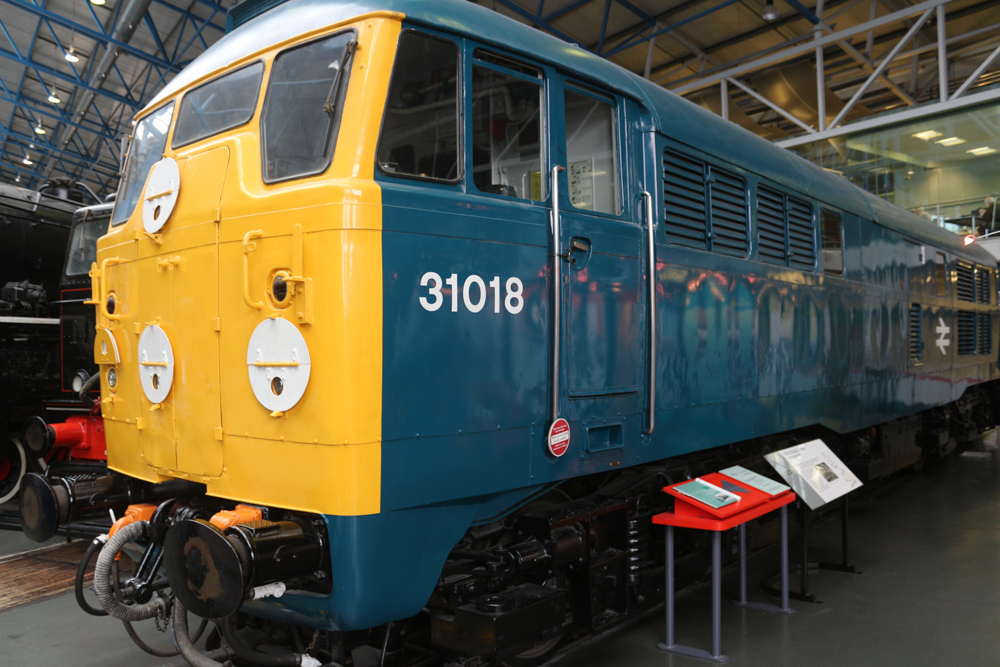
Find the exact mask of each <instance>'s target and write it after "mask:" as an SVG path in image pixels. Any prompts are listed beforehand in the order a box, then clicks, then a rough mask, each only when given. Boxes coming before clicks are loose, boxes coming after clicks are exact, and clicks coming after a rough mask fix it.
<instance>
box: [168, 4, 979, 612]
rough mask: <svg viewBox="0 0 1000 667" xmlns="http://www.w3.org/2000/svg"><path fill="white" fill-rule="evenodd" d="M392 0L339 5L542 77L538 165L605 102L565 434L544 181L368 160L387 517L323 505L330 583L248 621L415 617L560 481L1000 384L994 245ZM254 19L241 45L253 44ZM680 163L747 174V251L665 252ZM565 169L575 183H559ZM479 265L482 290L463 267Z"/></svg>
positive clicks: (717, 125)
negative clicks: (610, 124) (568, 100)
mask: <svg viewBox="0 0 1000 667" xmlns="http://www.w3.org/2000/svg"><path fill="white" fill-rule="evenodd" d="M377 4H378V6H377V7H375V6H368V5H365V6H361V5H360V4H355V5H347V6H345V7H340V8H337V9H336V10H335V11H336V12H338V13H339V12H345V16H346V15H348V13H350V14H361V13H364V12H365V11H372V10H374V9H386V10H395V11H400V12H402V13H404V14H405V15H406V17H407V18H406V24H407V27H408V28H411V29H414V30H417V31H422V32H426V33H432V34H436V35H440V36H442V37H443V38H445V39H449V40H452V41H454V42H455V43H456V44H458V45H459V48H460V50H461V53H462V59H461V62H462V63H463V65H462V68H463V69H462V73H463V77H462V78H463V80H465V79H467V77H468V75H469V71H470V70H469V67H470V65H469V62H470V61H471V60H472V59H473V52H474V49H476V48H481V47H482V48H489V49H492V50H494V51H496V52H497V53H500V54H502V55H504V56H506V57H509V58H511V59H514V60H516V61H518V62H523V63H527V64H528V65H530V66H532V67H535V68H537V69H539V70H540V71H541V72H542V74H543V76H542V78H543V80H544V86H545V91H546V92H545V95H544V99H545V100H546V103H547V104H546V110H547V111H546V113H547V117H546V123H545V128H546V131H545V137H544V141H545V142H546V143H547V146H546V152H545V154H546V155H547V156H548V159H547V165H546V168H543V169H542V170H541V175H540V177H541V178H547V172H546V169H550V168H551V167H552V166H553V165H556V164H565V163H566V160H567V156H566V147H565V134H566V128H565V126H564V122H563V120H562V118H561V111H562V106H561V105H562V102H561V101H560V100H561V97H560V96H561V94H562V92H563V91H564V90H566V89H567V87H568V86H569V85H570V84H568V83H567V82H569V81H575V82H578V83H579V84H581V85H582V86H587V87H590V88H593V89H595V90H596V91H597V92H598V93H599V94H601V95H603V96H605V97H606V98H607V99H609V100H613V106H614V108H615V109H616V111H617V120H616V123H617V125H616V131H617V133H618V134H617V137H618V144H617V146H618V149H619V150H618V155H617V157H616V159H617V168H618V169H619V173H620V174H621V188H622V190H621V193H620V194H621V201H620V203H621V207H620V213H614V214H598V213H589V212H587V213H585V212H581V211H579V210H576V209H574V208H573V206H572V204H571V202H570V200H569V199H564V201H562V202H561V203H560V208H561V209H562V211H563V214H564V215H565V216H566V220H565V222H564V225H565V227H566V231H565V235H566V237H565V238H564V239H563V241H562V244H563V247H564V248H565V247H568V245H569V241H570V240H571V239H574V238H580V239H586V241H587V242H588V247H589V250H588V251H587V252H588V255H587V266H586V267H584V268H582V269H579V270H577V269H576V268H574V267H570V266H569V265H568V264H566V265H565V266H564V268H563V271H562V277H563V283H562V285H561V287H562V292H563V299H564V301H563V303H562V304H561V305H562V308H563V317H562V328H561V331H559V332H556V335H557V336H558V338H559V339H560V341H561V343H562V346H561V352H560V355H561V356H560V361H561V364H560V366H559V368H560V374H561V375H560V378H559V380H560V386H561V387H562V395H561V396H560V397H559V406H560V414H561V415H562V416H564V417H566V418H567V419H568V420H569V422H570V428H571V444H570V448H569V451H568V452H567V453H566V454H565V455H563V456H561V457H554V456H552V455H551V454H550V453H549V452H548V450H547V448H546V442H545V441H546V430H547V428H548V426H549V424H550V423H551V414H550V410H549V405H550V401H551V394H550V392H551V387H552V346H551V340H552V335H553V332H552V331H551V327H552V317H553V303H552V298H553V297H552V295H553V285H552V270H551V255H552V253H553V246H552V240H551V237H550V229H551V224H552V221H551V212H552V201H551V192H546V194H545V197H544V198H541V200H540V201H530V200H527V199H511V198H505V197H502V196H498V195H495V194H490V193H488V192H480V191H479V190H477V188H476V187H475V186H474V184H473V182H472V170H471V168H468V167H470V166H471V164H472V162H471V160H472V158H471V157H469V156H468V155H466V156H465V157H464V158H462V159H464V160H465V161H466V163H467V168H466V169H465V170H464V173H465V176H464V177H462V178H461V179H459V180H458V181H457V182H454V183H442V182H429V181H421V180H415V179H409V178H399V177H396V176H393V175H391V174H386V173H381V172H378V171H377V173H376V179H377V180H378V182H379V185H380V187H381V189H382V205H383V213H382V217H383V223H382V224H383V232H382V249H383V267H384V268H383V272H384V274H383V295H384V297H383V298H384V317H383V321H384V325H383V326H384V330H383V331H382V332H381V335H382V337H383V350H384V360H383V385H382V386H383V438H382V487H381V488H382V502H381V513H379V514H376V515H370V516H358V517H334V516H328V517H326V521H327V525H328V531H329V535H330V541H331V547H330V548H331V566H332V570H333V572H332V574H333V580H334V592H333V593H332V594H331V595H330V596H329V597H321V596H310V595H308V594H305V593H294V592H289V593H288V595H287V596H286V597H285V598H283V600H282V601H281V603H280V605H279V604H277V603H273V604H270V605H263V604H259V603H253V606H254V607H255V608H256V609H257V612H258V613H261V614H263V615H267V616H272V617H276V618H280V619H282V620H291V621H295V622H300V623H304V624H306V625H312V626H314V627H329V628H339V629H345V630H350V629H358V628H367V627H371V626H374V625H377V624H380V623H384V622H386V621H390V620H394V619H398V618H402V617H405V616H409V615H412V614H415V613H417V612H419V610H420V609H421V608H422V607H423V605H424V604H425V603H426V601H427V599H428V596H429V595H430V594H431V592H432V591H433V588H434V585H435V583H436V581H437V578H438V576H439V574H440V572H441V566H442V564H443V563H444V561H445V558H446V557H447V555H448V552H449V550H450V549H451V548H452V547H453V545H454V544H455V542H456V541H457V540H458V539H460V538H461V537H462V535H463V534H464V533H465V532H466V530H467V529H468V528H469V526H470V525H474V524H476V523H484V522H487V521H490V520H495V519H496V518H497V517H499V516H503V515H504V514H505V513H507V512H510V511H512V510H513V509H515V508H516V507H518V506H519V505H521V504H523V503H525V502H527V501H528V500H529V499H531V498H532V497H534V496H536V495H538V494H539V493H540V492H542V491H544V490H545V489H547V488H550V487H551V486H553V485H555V484H557V483H559V482H561V481H564V480H567V479H571V478H574V477H578V476H582V475H589V474H593V473H599V472H604V471H607V470H610V469H613V468H616V467H627V466H634V465H638V464H641V463H646V462H652V461H658V460H661V459H666V458H669V457H673V456H678V455H681V454H685V453H689V452H695V451H699V450H705V449H709V448H713V447H718V446H721V445H726V444H731V443H736V442H741V441H745V440H749V439H752V438H757V437H761V436H767V435H771V434H776V433H781V432H785V431H791V430H795V429H800V428H804V427H808V426H814V425H820V426H823V427H826V428H828V429H830V430H831V431H834V432H837V433H848V432H853V431H857V430H859V429H863V428H866V427H869V426H872V425H876V424H881V423H884V422H887V421H890V420H893V419H897V418H900V417H904V416H907V415H911V414H914V413H917V412H919V411H922V410H925V409H928V408H931V407H934V406H940V405H944V404H946V403H949V402H951V401H953V400H955V399H957V398H959V397H960V396H961V395H962V394H963V392H964V391H965V390H966V389H967V388H968V387H969V386H971V385H974V384H977V383H980V382H984V381H988V380H993V379H996V378H997V377H998V369H997V364H996V352H995V351H996V349H997V341H996V337H997V333H996V332H997V329H998V326H997V323H996V308H995V303H996V289H995V286H996V275H995V274H996V262H995V261H994V260H992V259H991V258H990V257H989V256H988V255H987V254H986V253H985V252H984V251H981V250H978V249H975V248H966V247H963V246H962V244H961V242H960V240H959V239H958V237H955V236H954V235H951V234H948V233H947V232H944V231H943V230H940V229H938V228H936V227H932V226H929V225H927V224H924V223H923V222H922V221H920V220H919V219H917V218H915V217H914V216H912V215H910V214H908V213H906V212H905V211H902V210H901V209H897V208H895V207H893V206H891V205H889V204H886V203H885V202H882V201H881V200H879V199H877V198H875V197H873V196H871V195H868V194H867V193H864V192H862V191H861V190H859V189H857V188H855V187H854V186H852V185H850V184H849V183H847V182H846V181H844V180H842V179H840V178H839V177H837V176H834V175H831V174H827V173H824V172H823V171H822V170H820V169H819V168H817V167H815V166H814V165H812V164H810V163H808V162H806V161H805V160H802V159H800V158H798V157H796V156H794V155H791V154H789V153H787V152H785V151H783V150H781V149H778V148H776V147H774V146H772V145H770V144H769V143H767V142H765V141H763V140H761V139H759V138H757V137H755V136H753V135H751V134H749V133H747V132H745V131H743V130H741V129H739V128H738V127H736V126H735V125H733V124H730V123H727V122H725V121H723V120H721V119H719V118H716V117H714V116H713V115H711V114H709V113H708V112H706V111H704V110H702V109H700V108H698V107H696V106H695V105H692V104H690V103H688V102H686V101H684V100H682V99H680V98H678V97H677V96H675V95H672V94H670V93H668V92H666V91H664V90H663V89H661V88H659V87H657V86H654V85H652V84H650V83H648V82H645V81H643V80H641V79H639V78H638V77H635V76H634V75H632V74H630V73H628V72H625V71H624V70H622V69H620V68H618V67H616V66H614V65H612V64H611V63H608V62H607V61H605V60H603V59H600V58H598V57H596V56H593V55H591V54H588V53H586V52H584V51H582V50H581V49H578V48H576V47H574V46H572V45H569V44H566V43H563V42H560V41H558V40H556V39H553V38H550V37H548V36H545V35H543V34H541V33H539V32H536V31H534V30H532V29H530V28H527V27H525V26H523V25H520V24H517V23H515V22H513V21H510V20H508V19H505V18H503V17H500V16H498V15H496V14H494V13H492V12H488V11H485V10H483V9H481V8H479V7H476V6H475V5H473V4H471V3H466V2H448V3H443V2H416V1H408V0H388V1H386V2H379V3H377ZM322 5H323V3H321V2H318V0H313V1H312V2H309V1H303V2H290V3H287V4H286V5H283V6H281V7H278V8H276V9H274V10H271V12H269V13H268V14H266V15H265V16H266V17H267V20H268V21H269V22H275V21H280V20H282V19H281V17H282V16H287V21H295V22H298V16H297V12H298V11H300V10H302V11H315V10H316V9H317V8H318V7H320V6H322ZM331 11H333V10H331ZM259 23H260V20H257V21H251V22H250V23H248V24H247V26H246V27H245V28H241V29H239V30H238V31H237V33H235V35H240V34H241V32H242V33H244V34H245V35H247V37H246V38H245V39H249V38H250V36H252V34H253V31H254V29H255V28H254V26H255V25H257V24H259ZM205 68H209V69H210V63H207V64H204V65H203V66H202V69H205ZM206 71H207V70H206ZM182 76H183V75H182ZM191 76H195V74H192V75H191ZM463 85H468V84H463ZM462 90H463V91H465V95H466V97H468V92H467V91H466V90H465V88H462ZM466 132H470V131H468V130H466ZM470 136H471V134H469V135H468V136H467V137H466V138H467V139H468V138H469V137H470ZM460 155H461V153H460ZM678 155H679V156H682V157H684V158H685V159H689V160H692V161H695V162H697V163H699V164H701V165H702V166H703V167H705V166H706V165H707V167H706V168H712V169H719V170H723V171H724V172H725V173H727V174H729V175H731V176H732V177H733V178H735V179H737V180H738V181H740V182H742V183H743V188H744V194H745V200H744V201H743V203H742V206H743V207H744V209H745V211H746V219H747V221H748V222H747V226H746V243H747V251H746V253H745V256H732V255H730V254H724V253H717V252H711V251H708V250H704V249H702V250H699V249H693V248H691V247H685V246H684V245H679V244H677V243H674V242H672V241H671V239H670V237H669V236H668V234H669V230H668V220H669V218H670V216H671V215H672V213H671V210H670V206H671V204H670V201H669V200H670V197H671V190H670V187H671V186H670V183H669V182H666V181H665V175H664V174H665V171H664V170H665V168H667V167H669V165H668V164H667V163H668V162H670V161H671V160H673V159H674V157H673V156H678ZM559 178H562V179H563V181H562V183H563V187H565V178H566V175H565V174H564V175H562V176H561V177H559ZM762 189H766V190H767V191H769V192H775V193H778V195H779V196H782V197H786V198H787V197H791V198H793V199H796V200H800V201H802V202H805V203H806V204H807V205H808V209H809V215H808V219H809V221H810V225H811V227H810V229H811V234H812V242H813V248H814V251H815V256H814V257H813V259H812V262H813V264H812V266H811V267H804V268H796V267H795V266H794V265H793V264H792V265H789V264H788V263H786V265H784V266H778V265H776V264H774V263H769V262H767V261H765V259H766V258H765V248H764V247H763V245H764V244H763V243H762V241H761V238H762V235H761V232H760V230H759V227H758V224H757V223H758V210H759V206H760V202H759V201H758V197H759V196H760V193H761V192H762ZM643 191H647V192H649V193H650V194H651V195H652V199H653V203H652V207H653V212H654V218H653V219H654V220H655V221H656V228H655V230H654V234H655V236H654V238H655V256H656V265H655V267H653V271H652V272H650V271H649V270H648V267H647V266H646V265H645V263H644V262H645V260H644V257H645V256H646V255H645V252H646V245H645V243H646V241H645V239H646V236H645V226H644V225H645V223H646V221H645V217H644V210H643V199H642V196H641V195H642V193H643ZM565 196H566V194H565V191H564V194H563V197H564V198H565ZM823 210H827V211H829V212H831V213H834V214H836V215H838V216H839V218H840V221H841V225H842V229H843V265H844V271H843V275H841V276H834V275H829V274H824V272H823V268H822V266H823V263H822V261H823V260H822V253H821V247H822V245H821V237H820V234H821V229H820V216H821V211H823ZM937 253H942V254H943V255H944V260H945V266H946V270H947V272H948V274H949V276H950V278H949V280H947V291H946V293H945V294H944V295H939V293H938V291H937V289H938V288H937V284H938V282H937V281H938V278H937V276H938V273H937V271H938V268H937V262H936V255H937ZM790 256H791V255H789V257H790ZM789 262H791V260H789ZM958 262H968V263H969V264H970V265H972V266H978V267H981V268H988V270H989V275H990V276H991V278H990V279H989V280H990V281H991V282H990V283H989V284H990V285H992V286H993V288H992V290H991V291H990V292H989V294H988V298H987V299H986V302H985V303H984V302H982V301H978V302H972V303H968V304H959V302H958V301H957V300H956V280H955V279H954V274H955V272H956V271H957V269H956V267H957V263H958ZM429 273H433V274H435V275H436V279H435V278H434V277H428V274H429ZM650 274H652V281H653V284H652V290H650V289H649V288H650V285H649V280H650ZM452 276H454V282H453V283H452V286H449V285H448V284H447V281H448V280H449V279H451V278H452ZM472 276H477V277H478V278H479V279H480V280H481V282H479V283H476V282H475V281H473V282H469V280H471V278H470V277H472ZM512 278H517V279H518V280H519V281H520V285H521V288H520V291H519V292H518V294H519V296H520V298H521V299H523V304H522V306H523V307H521V308H519V309H518V308H517V307H516V303H515V304H513V307H511V308H508V307H507V303H506V302H505V299H506V298H507V297H508V295H509V293H510V291H511V290H506V291H504V290H502V289H501V287H500V286H505V285H506V284H507V281H508V280H509V279H512ZM495 279H496V282H495V283H493V284H494V285H496V287H490V288H489V289H484V288H483V287H479V288H478V289H479V290H480V291H481V292H482V293H480V292H475V293H474V294H473V296H472V297H470V301H471V303H472V304H473V307H470V306H469V305H468V303H469V302H470V301H465V299H466V297H468V294H467V291H468V290H469V289H471V288H470V287H469V286H470V285H474V284H479V285H487V286H489V285H490V284H491V281H494V280H495ZM460 286H462V287H463V289H460ZM434 290H437V293H435V291H434ZM514 291H517V290H514ZM650 294H655V297H654V298H655V317H654V318H653V320H652V322H650V319H649V314H650V312H651V311H652V310H653V308H651V306H652V305H653V304H651V303H650V299H649V295H650ZM515 300H516V299H515ZM427 304H436V305H437V307H436V308H434V309H431V308H429V307H428V305H427ZM914 304H917V308H916V309H914V307H913V306H914ZM474 306H479V309H478V310H475V309H474ZM512 310H516V312H512ZM959 310H964V311H966V312H970V313H975V314H976V315H977V316H979V315H985V317H986V318H988V321H989V325H988V328H986V329H980V331H981V332H982V331H984V330H985V331H988V333H987V334H980V335H981V336H983V337H984V341H983V343H982V345H980V346H979V347H978V348H975V346H974V350H973V353H972V354H962V355H960V354H959V340H958V338H959V337H958V329H959V327H958V323H957V318H958V315H957V313H958V311H959ZM917 323H919V326H917ZM981 326H983V327H985V326H986V325H985V324H984V325H981ZM945 329H948V330H949V331H948V332H947V333H943V332H944V330H945ZM650 330H652V332H654V333H653V335H654V336H655V342H656V349H657V353H656V355H655V367H654V369H653V375H654V377H655V389H656V390H655V415H653V417H654V418H655V429H653V431H652V433H645V432H644V431H646V430H647V423H648V420H649V418H650V415H649V411H648V409H647V405H648V402H649V399H650V396H651V392H652V387H651V386H650V383H649V382H648V381H647V377H648V371H647V366H648V364H649V363H650V359H651V346H650V344H649V335H650V334H649V332H650ZM916 332H919V335H918V333H916ZM915 336H917V337H916V338H915ZM985 339H988V344H987V343H986V340H985ZM945 340H947V341H948V344H937V343H943V341H945ZM967 351H968V350H967V348H966V352H967Z"/></svg>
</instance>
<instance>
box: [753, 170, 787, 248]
mask: <svg viewBox="0 0 1000 667" xmlns="http://www.w3.org/2000/svg"><path fill="white" fill-rule="evenodd" d="M784 203H785V202H784V197H783V196H782V194H781V193H780V192H775V191H774V190H771V189H770V188H765V187H761V188H759V189H758V190H757V235H758V242H757V246H758V252H759V254H760V260H761V261H762V262H767V263H768V264H778V265H780V266H785V265H786V259H787V255H786V252H785V206H784Z"/></svg>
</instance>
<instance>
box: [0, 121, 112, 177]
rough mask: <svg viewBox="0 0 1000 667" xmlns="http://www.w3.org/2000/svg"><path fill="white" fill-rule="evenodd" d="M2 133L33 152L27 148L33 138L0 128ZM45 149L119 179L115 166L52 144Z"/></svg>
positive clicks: (17, 144) (45, 146)
mask: <svg viewBox="0 0 1000 667" xmlns="http://www.w3.org/2000/svg"><path fill="white" fill-rule="evenodd" d="M0 132H3V133H4V135H5V139H10V140H12V141H13V143H14V144H15V145H16V146H18V148H22V149H24V150H26V151H29V150H31V149H30V148H27V146H30V145H31V144H32V143H33V139H32V138H31V137H25V136H23V135H21V134H20V133H17V132H7V131H6V130H4V129H3V128H0ZM35 146H36V147H37V146H38V144H37V143H36V144H35ZM44 148H45V150H46V151H51V152H53V153H58V154H59V155H62V156H63V157H64V158H65V159H68V160H71V161H75V162H77V163H78V164H79V165H80V166H83V167H86V168H88V169H100V170H103V171H104V172H106V175H108V176H114V177H115V178H117V177H118V169H117V168H116V166H115V165H113V164H108V163H102V162H100V161H99V160H98V159H97V158H89V159H88V158H84V157H83V156H82V155H80V154H79V153H74V152H73V151H64V150H61V149H59V148H56V147H55V146H53V145H51V144H44ZM34 150H36V151H38V150H40V149H39V148H35V149H34ZM8 154H9V152H8ZM35 164H38V160H36V161H35Z"/></svg>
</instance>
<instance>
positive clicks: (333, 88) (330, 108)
mask: <svg viewBox="0 0 1000 667" xmlns="http://www.w3.org/2000/svg"><path fill="white" fill-rule="evenodd" d="M357 49H358V40H356V39H352V40H351V41H349V42H348V43H347V45H346V46H345V47H344V55H343V56H341V58H340V67H338V68H337V73H336V74H334V75H333V81H332V82H331V83H330V94H329V95H327V96H326V104H324V105H323V111H325V112H326V113H327V115H329V116H330V118H333V116H334V114H335V113H337V107H336V106H335V105H334V100H336V99H337V97H339V95H340V82H341V81H343V79H344V70H345V69H347V66H348V64H349V63H350V61H351V58H352V57H353V56H354V52H355V51H356V50H357Z"/></svg>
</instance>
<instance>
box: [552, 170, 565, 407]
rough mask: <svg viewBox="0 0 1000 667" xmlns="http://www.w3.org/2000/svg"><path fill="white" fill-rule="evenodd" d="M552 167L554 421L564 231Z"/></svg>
mask: <svg viewBox="0 0 1000 667" xmlns="http://www.w3.org/2000/svg"><path fill="white" fill-rule="evenodd" d="M561 171H566V167H564V166H562V165H556V166H555V167H552V184H551V188H550V190H551V192H552V226H551V231H552V421H553V422H554V421H555V420H557V419H559V336H560V333H561V329H562V311H561V307H562V264H561V263H560V262H561V261H562V247H561V238H562V232H561V230H560V229H559V172H561Z"/></svg>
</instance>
